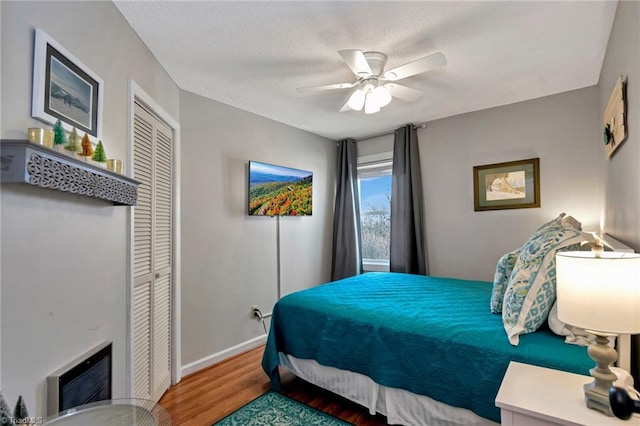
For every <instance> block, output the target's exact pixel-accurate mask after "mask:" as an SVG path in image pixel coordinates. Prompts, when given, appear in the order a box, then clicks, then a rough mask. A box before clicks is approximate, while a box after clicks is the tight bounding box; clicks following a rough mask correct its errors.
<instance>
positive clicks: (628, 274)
mask: <svg viewBox="0 0 640 426" xmlns="http://www.w3.org/2000/svg"><path fill="white" fill-rule="evenodd" d="M556 288H557V296H558V318H559V319H560V321H563V322H565V323H567V324H571V325H574V326H576V327H581V328H584V329H586V330H587V331H588V332H589V333H592V334H594V335H595V336H596V339H595V342H594V343H593V344H591V346H589V349H588V352H589V356H590V357H591V359H593V360H594V361H595V362H596V364H597V365H596V367H594V368H592V369H591V370H590V372H591V376H593V377H594V381H593V382H591V383H588V384H586V385H585V386H584V392H585V400H586V403H587V407H589V408H593V409H596V410H599V411H602V412H603V413H605V414H606V415H608V416H613V413H612V411H611V407H610V405H609V388H610V387H611V385H612V384H613V382H614V381H615V380H616V378H617V377H616V375H615V374H614V373H613V372H612V371H611V370H610V369H609V366H610V365H611V364H612V363H613V362H615V361H616V360H617V358H618V354H617V352H616V350H615V349H614V348H612V347H610V346H609V345H608V343H609V339H608V336H615V335H618V334H622V333H624V334H636V333H640V254H636V253H618V252H602V253H594V252H587V251H575V252H561V253H558V254H556Z"/></svg>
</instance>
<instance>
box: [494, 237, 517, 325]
mask: <svg viewBox="0 0 640 426" xmlns="http://www.w3.org/2000/svg"><path fill="white" fill-rule="evenodd" d="M519 255H520V249H516V250H514V251H512V252H509V253H507V254H505V255H504V256H502V257H501V258H500V260H499V261H498V264H497V265H496V273H495V275H494V277H493V290H492V292H491V313H492V314H499V313H501V312H502V299H504V292H505V290H506V289H507V286H508V285H509V277H510V276H511V271H513V267H514V265H515V264H516V260H518V256H519Z"/></svg>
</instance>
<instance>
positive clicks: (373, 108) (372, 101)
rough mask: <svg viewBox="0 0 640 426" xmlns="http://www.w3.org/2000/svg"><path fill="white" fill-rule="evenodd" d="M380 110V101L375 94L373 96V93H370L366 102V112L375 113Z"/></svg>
mask: <svg viewBox="0 0 640 426" xmlns="http://www.w3.org/2000/svg"><path fill="white" fill-rule="evenodd" d="M379 111H380V106H379V105H378V102H377V100H376V98H375V96H373V93H368V94H367V98H366V100H365V102H364V113H365V114H375V113H376V112H379Z"/></svg>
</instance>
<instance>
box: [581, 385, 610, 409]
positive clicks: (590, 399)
mask: <svg viewBox="0 0 640 426" xmlns="http://www.w3.org/2000/svg"><path fill="white" fill-rule="evenodd" d="M611 383H613V382H611ZM583 389H584V400H585V402H586V403H587V407H588V408H591V409H592V410H598V411H600V412H602V413H604V414H605V415H606V416H609V417H613V411H611V405H610V404H609V393H608V391H607V393H606V394H603V393H602V392H603V389H602V388H600V387H598V386H597V385H596V382H595V380H594V381H593V382H591V383H587V384H586V385H584V388H583Z"/></svg>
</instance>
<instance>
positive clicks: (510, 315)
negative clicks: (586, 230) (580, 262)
mask: <svg viewBox="0 0 640 426" xmlns="http://www.w3.org/2000/svg"><path fill="white" fill-rule="evenodd" d="M584 239H585V238H584V236H583V235H582V232H581V228H580V223H579V222H577V221H576V220H575V219H573V218H572V217H571V216H566V215H565V214H564V213H563V214H561V215H560V216H558V217H557V218H556V219H554V220H552V221H550V222H548V223H546V224H544V225H543V226H541V227H540V228H539V229H538V230H537V231H536V232H535V233H534V234H533V235H532V236H531V238H529V241H527V242H526V244H525V245H523V246H522V249H521V250H520V255H519V256H518V260H516V263H515V265H514V267H513V271H512V272H511V277H510V278H509V285H508V286H507V290H506V291H505V294H504V300H503V306H502V321H503V323H504V329H505V331H506V332H507V336H508V338H509V342H510V343H511V344H512V345H514V346H517V345H518V343H519V341H520V338H519V336H520V334H526V333H533V332H534V331H536V330H537V329H538V327H540V326H541V325H542V324H543V323H544V321H545V320H546V319H547V315H548V314H549V311H550V310H551V306H552V305H553V303H554V301H555V300H556V280H555V274H556V262H555V255H556V253H557V252H559V251H565V250H577V249H578V248H579V247H580V242H581V241H583V240H584Z"/></svg>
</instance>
